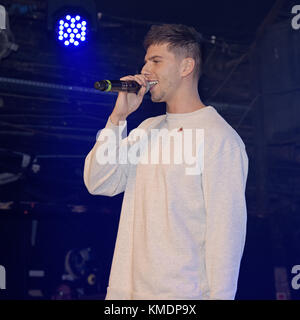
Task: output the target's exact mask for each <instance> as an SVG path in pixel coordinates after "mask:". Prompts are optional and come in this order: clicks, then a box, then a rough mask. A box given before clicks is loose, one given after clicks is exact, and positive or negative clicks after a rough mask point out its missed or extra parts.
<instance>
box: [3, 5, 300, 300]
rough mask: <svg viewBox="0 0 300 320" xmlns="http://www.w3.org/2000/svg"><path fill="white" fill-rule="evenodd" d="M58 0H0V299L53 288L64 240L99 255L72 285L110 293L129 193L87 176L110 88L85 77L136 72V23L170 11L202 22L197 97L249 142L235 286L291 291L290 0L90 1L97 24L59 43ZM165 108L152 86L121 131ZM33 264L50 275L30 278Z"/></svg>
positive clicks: (293, 77)
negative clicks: (5, 16)
mask: <svg viewBox="0 0 300 320" xmlns="http://www.w3.org/2000/svg"><path fill="white" fill-rule="evenodd" d="M66 2H67V1H66ZM69 2H70V1H69ZM71 2H72V1H71ZM61 3H64V1H51V4H50V5H49V4H48V2H47V1H45V0H38V1H29V0H22V1H21V0H19V1H17V0H11V1H3V0H0V4H2V5H4V6H5V7H6V9H7V11H8V13H9V18H10V29H11V33H12V35H13V37H14V38H13V39H12V40H13V42H14V43H16V44H17V45H18V50H17V51H12V52H9V54H8V55H7V56H6V57H2V58H0V250H1V251H0V265H3V266H5V268H6V274H7V283H6V286H7V289H6V290H5V291H4V290H1V297H2V296H3V298H6V299H50V298H51V297H52V295H53V294H54V293H55V290H56V289H57V287H58V286H59V285H60V284H61V283H62V282H63V280H62V275H63V274H66V273H67V272H66V270H65V266H64V263H65V257H66V254H67V252H68V251H70V250H74V249H84V248H91V249H92V252H93V254H94V255H95V259H94V262H91V263H90V264H91V267H90V268H92V267H94V268H95V269H93V270H97V277H96V279H97V281H96V284H95V285H89V284H87V282H86V277H87V275H88V274H89V273H91V272H90V269H89V270H87V271H86V272H87V273H86V274H85V275H84V277H82V278H81V279H80V280H77V281H69V282H67V283H68V284H69V286H70V287H72V289H73V292H76V294H75V295H76V297H77V298H81V299H83V298H86V297H90V298H91V297H94V298H99V299H101V298H103V297H104V296H105V290H106V285H107V281H108V276H109V271H110V264H111V259H112V255H113V249H114V244H115V238H116V234H117V228H118V221H119V215H120V209H121V203H122V199H123V195H122V194H121V195H118V196H116V197H113V198H109V197H102V196H92V195H90V194H89V193H88V192H87V190H86V188H85V186H84V184H83V166H84V159H85V156H86V155H87V153H88V152H89V150H90V149H91V148H92V146H93V144H94V142H95V138H96V134H97V131H98V130H99V129H101V128H103V127H104V126H105V123H106V121H107V118H108V116H109V115H110V113H111V111H112V108H113V105H114V101H115V99H116V95H115V94H103V93H100V92H98V91H96V90H94V89H93V84H94V82H95V81H97V80H100V79H119V78H120V77H122V76H124V75H127V74H135V73H139V71H140V70H141V67H142V64H143V59H144V54H145V52H144V49H143V46H142V41H143V37H144V35H145V34H146V32H147V31H148V30H149V28H150V25H151V24H153V23H161V22H166V23H184V24H187V25H190V26H193V27H195V28H196V29H197V30H198V31H199V32H200V33H202V35H203V44H202V49H203V64H204V65H203V76H202V78H201V80H200V83H199V92H200V95H201V97H202V99H203V102H204V103H205V104H207V105H213V106H214V107H215V108H216V109H217V110H218V112H219V113H220V114H221V115H222V116H223V117H224V118H225V119H226V120H227V121H228V122H229V124H230V125H231V126H232V127H233V128H234V129H235V130H236V131H237V132H238V133H239V135H240V136H241V137H242V139H243V141H244V142H245V145H246V148H247V153H248V156H249V161H250V162H249V175H248V181H247V190H246V197H247V207H248V231H247V241H246V246H245V251H244V256H243V260H242V264H241V269H240V280H239V286H238V292H237V296H236V298H237V299H276V298H277V299H299V293H298V291H297V290H294V289H293V288H292V287H291V279H292V277H293V274H292V273H291V269H292V267H293V266H294V265H297V264H300V259H299V253H300V252H299V251H300V250H299V241H300V233H299V230H300V216H299V213H300V207H299V204H300V202H299V194H300V187H299V186H300V184H299V181H300V174H299V162H300V140H299V137H300V129H299V123H300V121H299V120H300V116H299V101H300V100H299V92H300V91H299V90H300V88H299V83H300V65H299V57H300V55H299V54H300V41H299V40H300V30H293V29H292V27H291V19H292V17H293V15H292V14H291V8H292V6H293V5H294V3H295V2H292V1H282V0H281V1H280V0H278V1H270V0H264V1H258V0H255V1H253V0H252V1H250V0H244V1H238V0H237V1H233V0H232V1H217V0H211V1H198V2H195V1H184V2H183V1H169V0H168V1H156V0H155V1H151V2H147V3H145V2H141V1H130V2H124V1H113V3H112V2H107V1H106V2H104V1H95V7H94V8H93V7H91V8H92V9H93V10H91V11H90V14H91V18H93V19H94V20H93V21H94V22H95V24H94V30H93V31H92V32H91V33H90V34H89V41H88V43H87V44H86V45H85V46H84V47H82V48H78V50H70V48H63V47H62V46H61V45H60V44H59V43H58V42H57V41H56V40H55V36H54V31H53V30H52V29H51V27H52V25H51V22H52V20H51V19H52V17H53V16H51V15H50V14H49V8H50V7H51V8H53V7H55V6H56V5H58V4H61ZM73 3H79V4H80V3H82V4H83V3H86V2H84V1H81V2H80V1H73ZM299 4H300V3H299ZM1 46H2V47H1ZM3 46H4V44H3V42H2V43H1V42H0V53H1V49H3ZM0 57H1V56H0ZM164 112H165V106H164V105H163V104H153V103H151V101H150V99H149V96H146V97H145V99H144V103H143V105H142V106H141V107H140V108H139V109H138V111H136V112H135V113H133V114H132V115H130V116H129V118H128V131H130V130H131V129H133V128H134V127H136V126H137V125H138V124H139V123H140V122H141V121H143V120H144V119H145V118H147V117H150V116H155V115H159V114H163V113H164ZM95 261H96V262H95ZM30 270H43V271H44V272H45V276H44V277H42V278H32V277H29V274H28V272H29V271H30ZM32 289H35V290H40V291H41V292H42V296H40V297H35V296H33V295H32V294H29V292H30V290H32ZM80 290H81V291H80Z"/></svg>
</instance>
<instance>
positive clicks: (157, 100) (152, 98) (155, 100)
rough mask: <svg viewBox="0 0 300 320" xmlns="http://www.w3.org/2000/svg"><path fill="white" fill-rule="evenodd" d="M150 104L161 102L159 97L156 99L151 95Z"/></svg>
mask: <svg viewBox="0 0 300 320" xmlns="http://www.w3.org/2000/svg"><path fill="white" fill-rule="evenodd" d="M151 101H152V102H163V101H162V100H161V98H160V97H156V96H155V95H151Z"/></svg>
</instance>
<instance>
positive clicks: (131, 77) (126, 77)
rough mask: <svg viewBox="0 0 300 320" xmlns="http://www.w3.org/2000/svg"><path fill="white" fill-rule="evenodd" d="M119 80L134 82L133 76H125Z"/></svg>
mask: <svg viewBox="0 0 300 320" xmlns="http://www.w3.org/2000/svg"><path fill="white" fill-rule="evenodd" d="M120 80H134V76H131V75H129V76H125V77H122V78H120Z"/></svg>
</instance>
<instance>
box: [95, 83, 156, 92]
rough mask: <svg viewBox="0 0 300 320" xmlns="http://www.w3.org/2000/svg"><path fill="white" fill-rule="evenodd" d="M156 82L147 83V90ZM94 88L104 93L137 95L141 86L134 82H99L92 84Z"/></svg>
mask: <svg viewBox="0 0 300 320" xmlns="http://www.w3.org/2000/svg"><path fill="white" fill-rule="evenodd" d="M157 83H158V81H147V90H146V92H148V91H149V89H150V88H151V87H152V86H154V85H155V84H157ZM94 88H95V89H97V90H100V91H105V92H120V91H121V92H134V93H137V92H138V91H139V90H140V88H141V86H140V85H139V84H138V83H137V82H136V81H134V80H101V81H97V82H95V84H94Z"/></svg>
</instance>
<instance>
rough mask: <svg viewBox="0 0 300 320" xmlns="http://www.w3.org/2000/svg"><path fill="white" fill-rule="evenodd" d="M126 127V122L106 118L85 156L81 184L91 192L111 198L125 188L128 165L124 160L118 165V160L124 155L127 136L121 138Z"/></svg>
mask: <svg viewBox="0 0 300 320" xmlns="http://www.w3.org/2000/svg"><path fill="white" fill-rule="evenodd" d="M126 126H127V122H126V121H124V122H123V123H121V124H120V125H119V126H117V125H114V124H113V123H112V122H111V120H110V117H109V118H108V121H107V123H106V126H105V128H104V129H102V130H101V131H100V134H99V135H98V137H97V141H96V143H95V145H94V146H93V148H92V150H91V151H90V152H89V153H88V155H87V156H86V158H85V163H84V183H85V186H86V188H87V189H88V191H89V192H90V193H91V194H93V195H105V196H111V197H112V196H115V195H117V194H119V193H121V192H123V191H124V190H125V187H126V183H127V177H128V171H129V164H128V163H127V161H124V164H122V163H120V162H119V159H120V158H122V155H124V154H127V137H125V138H124V139H122V136H123V135H124V134H123V132H124V129H125V128H127V127H126ZM125 132H126V130H125ZM105 152H106V153H105ZM119 155H120V156H119ZM123 159H124V157H123ZM125 160H126V159H125Z"/></svg>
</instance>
